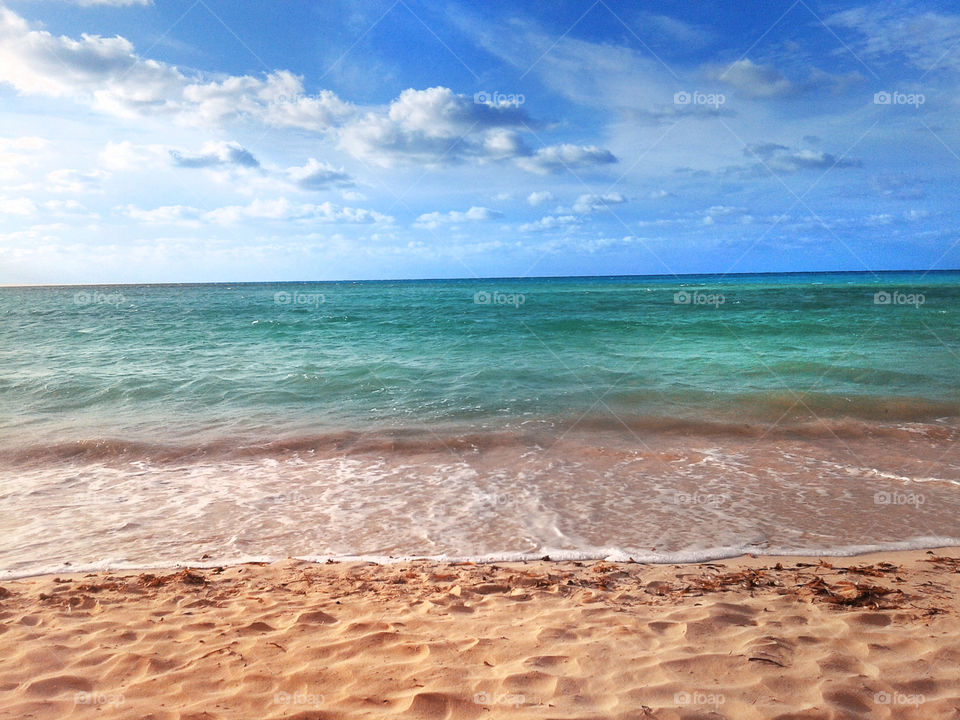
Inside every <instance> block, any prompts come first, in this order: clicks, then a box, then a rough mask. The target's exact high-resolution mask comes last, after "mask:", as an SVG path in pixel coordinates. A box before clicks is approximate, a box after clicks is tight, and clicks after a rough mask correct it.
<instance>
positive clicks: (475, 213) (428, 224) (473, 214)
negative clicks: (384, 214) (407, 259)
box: [414, 206, 502, 229]
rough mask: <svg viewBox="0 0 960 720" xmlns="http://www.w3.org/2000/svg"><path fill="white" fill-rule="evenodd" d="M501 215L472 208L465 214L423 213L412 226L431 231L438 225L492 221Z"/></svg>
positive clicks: (484, 208)
mask: <svg viewBox="0 0 960 720" xmlns="http://www.w3.org/2000/svg"><path fill="white" fill-rule="evenodd" d="M501 215H502V213H499V212H497V211H496V210H491V209H490V208H486V207H477V206H473V207H471V208H470V209H469V210H467V211H466V212H461V211H459V210H451V211H450V212H445V213H444V212H432V213H425V214H423V215H421V216H420V217H418V218H417V219H416V221H415V222H414V225H416V226H417V227H422V228H430V229H432V228H435V227H438V226H440V225H449V224H451V223H461V222H479V221H483V220H493V219H494V218H498V217H500V216H501Z"/></svg>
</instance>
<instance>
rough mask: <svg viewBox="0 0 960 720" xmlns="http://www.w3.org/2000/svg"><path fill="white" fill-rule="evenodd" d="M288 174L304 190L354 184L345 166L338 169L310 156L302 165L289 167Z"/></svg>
mask: <svg viewBox="0 0 960 720" xmlns="http://www.w3.org/2000/svg"><path fill="white" fill-rule="evenodd" d="M287 175H288V176H289V177H290V179H291V180H292V181H293V182H294V183H296V185H297V186H298V187H299V188H301V189H303V190H323V189H325V188H328V187H331V186H336V187H345V186H348V185H351V184H352V182H351V180H350V176H349V175H348V174H347V173H345V172H344V171H343V168H340V169H337V168H335V167H333V166H332V165H330V164H329V163H326V162H321V161H319V160H317V159H316V158H310V159H309V160H308V161H307V164H306V165H304V166H302V167H292V168H287ZM344 199H345V200H346V199H348V198H346V197H344Z"/></svg>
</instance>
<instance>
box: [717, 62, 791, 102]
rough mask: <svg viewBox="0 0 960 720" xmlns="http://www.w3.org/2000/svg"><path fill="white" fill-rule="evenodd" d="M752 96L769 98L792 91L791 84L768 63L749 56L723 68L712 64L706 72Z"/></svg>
mask: <svg viewBox="0 0 960 720" xmlns="http://www.w3.org/2000/svg"><path fill="white" fill-rule="evenodd" d="M708 74H709V76H710V77H711V78H713V79H714V80H720V81H722V82H725V83H727V84H728V85H732V86H733V87H734V88H736V89H737V90H740V91H741V92H742V93H743V94H744V95H747V96H748V97H754V98H770V97H776V96H778V95H786V94H788V93H791V92H793V91H794V89H795V88H794V86H793V84H792V83H791V82H790V81H789V80H787V78H785V77H784V76H783V75H781V74H780V72H779V71H778V70H777V69H776V68H774V67H772V66H770V65H757V64H755V63H754V62H753V61H751V60H750V59H749V58H744V59H742V60H737V61H736V62H735V63H733V64H732V65H729V66H727V67H725V68H720V67H717V66H714V67H713V68H712V69H711V71H710V72H709V73H708Z"/></svg>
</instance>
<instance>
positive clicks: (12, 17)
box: [0, 8, 354, 131]
mask: <svg viewBox="0 0 960 720" xmlns="http://www.w3.org/2000/svg"><path fill="white" fill-rule="evenodd" d="M0 83H6V84H8V85H11V86H13V87H14V88H16V89H17V90H18V91H19V92H21V93H24V94H31V95H47V96H52V97H63V98H69V99H72V100H75V101H77V102H81V103H84V104H86V105H89V106H91V107H93V108H95V109H97V110H99V111H101V112H107V113H111V114H115V115H119V116H121V117H140V116H145V115H149V116H151V117H162V116H168V117H171V118H172V119H173V120H175V121H177V122H179V123H183V124H189V125H202V124H210V123H219V122H223V121H225V120H228V119H233V118H238V117H248V118H253V119H255V120H258V121H260V122H263V123H264V124H266V125H270V126H274V127H293V128H303V129H307V130H314V131H325V130H328V129H329V128H330V127H331V126H333V125H334V124H337V123H340V122H342V121H343V120H345V119H346V118H347V117H349V116H350V115H352V114H353V112H354V108H353V107H352V106H351V105H349V104H348V103H345V102H343V101H342V100H340V99H339V98H338V97H337V96H336V95H335V94H334V93H332V92H330V91H327V90H325V91H322V92H321V93H319V94H317V95H306V94H305V93H304V91H303V83H302V80H301V79H300V78H299V77H297V76H295V75H293V74H292V73H290V72H288V71H285V70H279V71H275V72H271V73H268V74H267V75H265V76H264V77H252V76H249V75H243V76H229V77H227V78H225V79H217V80H209V79H206V78H204V77H203V76H201V75H200V74H195V75H192V76H190V75H187V74H185V73H184V72H182V71H181V70H180V69H178V68H177V67H175V66H173V65H169V64H167V63H163V62H158V61H156V60H149V59H144V58H141V57H140V56H139V55H137V54H136V52H135V51H134V47H133V45H132V44H131V43H130V42H129V41H128V40H127V39H125V38H123V37H120V36H119V35H117V36H114V37H110V38H106V37H101V36H99V35H87V34H83V35H81V36H80V39H79V40H76V39H73V38H70V37H66V36H59V37H57V36H54V35H52V34H51V33H49V32H46V31H43V30H33V29H31V28H30V26H29V24H28V23H27V22H26V21H25V20H24V19H23V18H22V17H20V16H19V15H17V14H16V13H14V12H13V11H12V10H9V9H6V8H0Z"/></svg>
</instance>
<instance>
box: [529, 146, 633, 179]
mask: <svg viewBox="0 0 960 720" xmlns="http://www.w3.org/2000/svg"><path fill="white" fill-rule="evenodd" d="M615 162H617V158H616V157H614V155H613V153H611V152H610V151H609V150H604V149H602V148H599V147H597V146H596V145H570V144H568V143H564V144H562V145H549V146H547V147H542V148H540V149H539V150H537V151H536V152H535V153H534V154H533V155H531V156H529V157H523V158H520V159H519V160H517V165H519V166H520V167H521V168H523V169H524V170H527V171H529V172H533V173H538V174H540V175H548V174H550V173H560V172H564V171H565V170H571V171H572V170H580V169H583V168H591V167H597V166H599V165H608V164H610V163H615Z"/></svg>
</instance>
